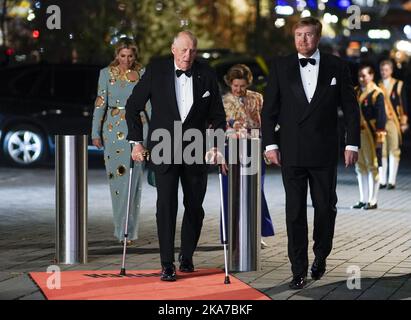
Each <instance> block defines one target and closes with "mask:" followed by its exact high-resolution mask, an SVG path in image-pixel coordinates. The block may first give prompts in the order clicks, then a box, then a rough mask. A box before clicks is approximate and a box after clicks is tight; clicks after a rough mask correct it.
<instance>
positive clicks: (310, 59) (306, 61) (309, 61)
mask: <svg viewBox="0 0 411 320" xmlns="http://www.w3.org/2000/svg"><path fill="white" fill-rule="evenodd" d="M300 63H301V66H302V67H303V68H304V67H305V66H306V65H307V63H311V64H312V65H313V66H315V59H313V58H301V59H300Z"/></svg>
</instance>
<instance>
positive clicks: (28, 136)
mask: <svg viewBox="0 0 411 320" xmlns="http://www.w3.org/2000/svg"><path fill="white" fill-rule="evenodd" d="M46 150H47V148H46V139H45V136H44V134H43V133H42V132H41V131H40V130H39V129H37V128H36V127H33V126H29V125H27V126H19V127H15V128H12V129H11V130H8V131H7V133H6V134H5V137H4V140H3V153H4V155H5V158H6V160H7V161H8V162H9V163H10V164H12V165H15V166H20V167H31V166H34V165H37V164H39V163H40V162H41V161H42V160H43V159H44V158H45V157H46Z"/></svg>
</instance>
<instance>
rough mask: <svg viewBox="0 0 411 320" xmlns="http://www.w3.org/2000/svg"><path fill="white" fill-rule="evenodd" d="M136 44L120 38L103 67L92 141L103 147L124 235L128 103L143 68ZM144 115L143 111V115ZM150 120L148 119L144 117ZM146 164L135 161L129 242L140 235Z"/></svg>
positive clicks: (117, 231)
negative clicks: (108, 61)
mask: <svg viewBox="0 0 411 320" xmlns="http://www.w3.org/2000/svg"><path fill="white" fill-rule="evenodd" d="M137 53H138V50H137V47H136V45H135V44H134V43H133V42H131V41H129V40H121V41H120V42H119V43H118V44H117V45H116V48H115V58H114V60H113V61H112V62H111V63H110V65H109V66H108V67H106V68H104V69H102V70H101V71H100V77H99V80H98V89H97V90H98V92H97V98H96V102H95V109H94V114H93V124H92V141H93V145H95V146H96V147H98V148H104V163H105V166H106V172H107V178H108V180H109V184H110V193H111V199H112V208H113V217H114V236H115V237H116V238H117V239H118V240H119V241H122V240H123V239H124V224H125V219H126V213H127V196H128V181H129V167H130V153H131V147H130V144H129V142H128V141H127V140H126V137H127V133H128V130H127V123H126V120H125V105H126V102H127V99H128V97H129V96H130V94H131V92H132V90H133V88H134V86H135V85H136V83H137V82H138V81H139V80H140V78H141V76H142V74H143V72H144V69H143V67H142V66H141V65H140V64H139V63H138V62H137ZM142 118H144V115H143V116H142ZM142 120H143V121H145V122H147V121H146V119H142ZM142 173H143V168H142V164H141V163H136V164H135V167H134V169H133V179H132V181H133V184H132V187H131V198H130V204H131V206H130V215H129V224H128V239H129V240H127V242H128V244H132V241H133V240H135V239H137V237H138V217H139V212H140V201H141V179H142Z"/></svg>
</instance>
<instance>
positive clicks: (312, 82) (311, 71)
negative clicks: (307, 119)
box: [298, 49, 320, 103]
mask: <svg viewBox="0 0 411 320" xmlns="http://www.w3.org/2000/svg"><path fill="white" fill-rule="evenodd" d="M302 58H305V57H304V56H303V55H302V54H300V53H299V54H298V59H302ZM310 59H314V60H315V65H312V64H311V63H307V65H306V66H305V67H303V66H302V65H301V63H300V64H299V65H300V75H301V81H302V83H303V87H304V92H305V96H306V97H307V101H308V102H309V103H310V102H311V100H312V99H313V96H314V92H315V88H317V80H318V71H319V70H320V51H319V50H318V49H317V51H315V52H314V54H313V55H312V56H311V57H310Z"/></svg>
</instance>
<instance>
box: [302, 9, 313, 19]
mask: <svg viewBox="0 0 411 320" xmlns="http://www.w3.org/2000/svg"><path fill="white" fill-rule="evenodd" d="M305 17H311V12H310V10H304V11H303V12H301V18H305Z"/></svg>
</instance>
